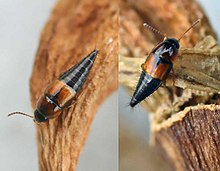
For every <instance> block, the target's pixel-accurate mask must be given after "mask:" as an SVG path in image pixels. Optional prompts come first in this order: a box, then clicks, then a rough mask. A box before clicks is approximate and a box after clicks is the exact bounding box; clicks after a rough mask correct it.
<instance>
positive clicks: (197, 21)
mask: <svg viewBox="0 0 220 171" xmlns="http://www.w3.org/2000/svg"><path fill="white" fill-rule="evenodd" d="M199 22H200V19H198V20H196V21H195V22H194V23H193V24H192V25H191V26H190V27H189V28H188V29H187V30H186V31H185V32H184V33H183V34H182V36H181V37H180V38H179V39H178V42H179V41H180V40H181V39H182V38H183V36H184V35H185V34H186V33H187V32H188V31H189V30H191V29H192V28H193V27H194V26H195V25H196V24H198V23H199Z"/></svg>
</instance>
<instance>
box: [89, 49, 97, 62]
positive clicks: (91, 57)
mask: <svg viewBox="0 0 220 171" xmlns="http://www.w3.org/2000/svg"><path fill="white" fill-rule="evenodd" d="M98 53H99V50H97V49H95V50H93V51H92V53H90V54H89V56H90V59H91V60H92V61H94V59H95V58H96V56H97V55H98Z"/></svg>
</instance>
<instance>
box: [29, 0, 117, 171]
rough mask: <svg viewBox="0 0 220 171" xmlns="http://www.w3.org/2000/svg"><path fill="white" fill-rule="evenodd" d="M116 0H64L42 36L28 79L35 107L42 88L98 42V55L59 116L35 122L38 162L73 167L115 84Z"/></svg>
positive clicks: (57, 167) (44, 166) (47, 166)
mask: <svg viewBox="0 0 220 171" xmlns="http://www.w3.org/2000/svg"><path fill="white" fill-rule="evenodd" d="M118 28H119V26H118V2H117V0H113V1H111V2H110V1H108V0H98V1H92V0H82V1H77V0H60V1H59V2H58V3H57V4H56V6H55V8H54V10H53V12H52V14H51V16H50V19H49V21H48V23H47V24H46V26H45V28H44V30H43V32H42V35H41V40H40V45H39V49H38V52H37V55H36V59H35V63H34V68H33V72H32V76H31V80H30V86H31V98H32V99H31V100H32V106H33V108H35V107H36V101H37V99H38V98H39V96H40V95H41V94H42V93H43V92H44V89H45V88H46V87H47V85H48V84H50V83H51V82H52V81H53V80H54V79H55V78H56V77H58V76H59V75H60V74H61V73H62V72H64V71H66V70H67V69H68V68H70V67H71V66H73V65H74V64H76V63H78V62H79V61H81V60H82V59H83V58H84V57H85V56H87V55H88V54H89V53H90V52H91V51H92V50H94V49H95V48H97V49H99V55H98V57H97V59H96V61H95V63H94V65H93V68H92V70H91V72H90V74H89V78H88V79H87V81H86V83H85V85H84V87H83V92H82V94H81V96H80V97H79V98H78V99H77V101H76V103H75V104H74V105H73V106H72V107H70V108H68V109H66V110H65V111H64V112H63V113H62V114H61V116H59V117H58V118H55V119H51V120H49V122H48V123H45V124H39V125H37V141H38V153H39V168H40V170H42V171H46V170H51V171H52V170H56V171H57V170H65V171H67V170H71V171H73V170H75V169H76V166H77V162H78V159H79V155H80V152H81V150H82V147H83V145H84V143H85V140H86V138H87V136H88V133H89V129H90V126H91V122H92V120H93V118H94V115H95V113H96V111H97V109H98V107H99V105H100V104H101V103H102V101H103V100H104V99H105V98H106V97H107V96H108V95H109V94H110V93H112V91H114V90H115V89H116V88H117V80H118V79H117V73H118V71H117V59H118Z"/></svg>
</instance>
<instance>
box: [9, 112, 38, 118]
mask: <svg viewBox="0 0 220 171" xmlns="http://www.w3.org/2000/svg"><path fill="white" fill-rule="evenodd" d="M11 115H24V116H27V117H29V118H32V119H33V118H34V116H32V115H28V114H26V113H23V112H12V113H9V114H8V116H11Z"/></svg>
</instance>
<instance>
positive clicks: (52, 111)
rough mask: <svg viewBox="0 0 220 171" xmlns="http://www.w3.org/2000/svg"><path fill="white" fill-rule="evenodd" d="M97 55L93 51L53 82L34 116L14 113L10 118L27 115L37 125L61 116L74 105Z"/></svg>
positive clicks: (38, 102)
mask: <svg viewBox="0 0 220 171" xmlns="http://www.w3.org/2000/svg"><path fill="white" fill-rule="evenodd" d="M97 54H98V50H94V51H92V52H91V53H90V54H89V55H88V56H87V57H85V58H84V59H83V60H82V61H81V62H79V63H78V64H76V65H74V66H73V67H71V68H70V69H69V70H67V71H66V72H64V73H63V74H61V75H60V76H59V77H58V78H57V79H56V80H55V81H54V82H52V83H51V84H50V85H49V86H48V87H47V88H46V90H45V91H44V93H43V94H42V95H41V96H40V98H39V100H38V101H37V107H36V110H35V111H34V116H31V115H28V114H26V113H23V112H13V113H10V114H9V115H8V116H11V115H14V114H20V115H25V116H28V117H31V118H33V119H34V122H36V123H42V122H47V121H48V120H49V119H52V118H55V117H57V116H59V115H60V114H61V113H62V112H63V110H64V109H66V108H68V107H70V106H71V105H72V104H74V102H75V100H76V97H77V96H78V95H79V93H80V91H81V89H82V87H83V85H84V82H85V81H86V79H87V77H88V75H89V72H90V70H91V68H92V66H93V63H94V61H95V59H96V56H97Z"/></svg>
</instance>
